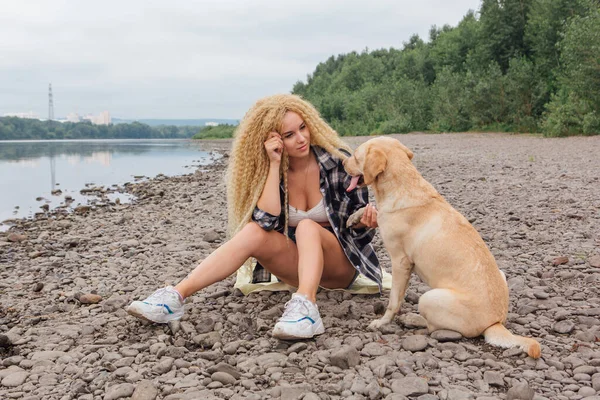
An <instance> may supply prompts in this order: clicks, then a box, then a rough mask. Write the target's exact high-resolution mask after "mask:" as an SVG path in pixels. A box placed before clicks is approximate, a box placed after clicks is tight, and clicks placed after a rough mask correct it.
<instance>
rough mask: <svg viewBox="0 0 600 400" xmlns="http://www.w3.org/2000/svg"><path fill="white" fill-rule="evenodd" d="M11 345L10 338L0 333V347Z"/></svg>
mask: <svg viewBox="0 0 600 400" xmlns="http://www.w3.org/2000/svg"><path fill="white" fill-rule="evenodd" d="M11 345H12V342H11V340H10V338H9V337H8V336H6V335H0V348H4V349H5V348H8V347H10V346H11Z"/></svg>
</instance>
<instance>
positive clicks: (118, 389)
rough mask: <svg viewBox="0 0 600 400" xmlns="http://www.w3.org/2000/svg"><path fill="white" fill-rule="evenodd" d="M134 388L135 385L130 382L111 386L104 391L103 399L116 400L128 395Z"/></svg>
mask: <svg viewBox="0 0 600 400" xmlns="http://www.w3.org/2000/svg"><path fill="white" fill-rule="evenodd" d="M134 390H135V387H134V386H133V384H131V383H121V384H118V385H114V386H111V387H110V388H108V390H107V391H106V396H104V400H117V399H122V398H123V397H130V396H131V395H132V394H133V392H134Z"/></svg>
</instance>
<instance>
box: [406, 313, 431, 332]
mask: <svg viewBox="0 0 600 400" xmlns="http://www.w3.org/2000/svg"><path fill="white" fill-rule="evenodd" d="M400 322H401V323H402V325H404V326H405V327H407V328H409V329H414V328H427V320H425V318H423V317H422V316H420V315H419V314H415V313H407V314H402V315H400Z"/></svg>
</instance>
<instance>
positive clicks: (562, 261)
mask: <svg viewBox="0 0 600 400" xmlns="http://www.w3.org/2000/svg"><path fill="white" fill-rule="evenodd" d="M568 262H569V257H565V256H562V257H556V258H555V259H554V260H552V265H554V266H558V265H563V264H566V263H568Z"/></svg>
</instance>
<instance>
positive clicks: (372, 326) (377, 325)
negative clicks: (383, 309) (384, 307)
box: [369, 319, 385, 331]
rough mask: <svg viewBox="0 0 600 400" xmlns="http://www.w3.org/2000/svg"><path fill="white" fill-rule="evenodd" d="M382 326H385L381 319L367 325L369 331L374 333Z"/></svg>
mask: <svg viewBox="0 0 600 400" xmlns="http://www.w3.org/2000/svg"><path fill="white" fill-rule="evenodd" d="M383 325H385V321H383V319H376V320H375V321H373V322H371V323H370V324H369V330H372V331H376V330H378V329H379V328H381V327H382V326H383Z"/></svg>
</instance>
